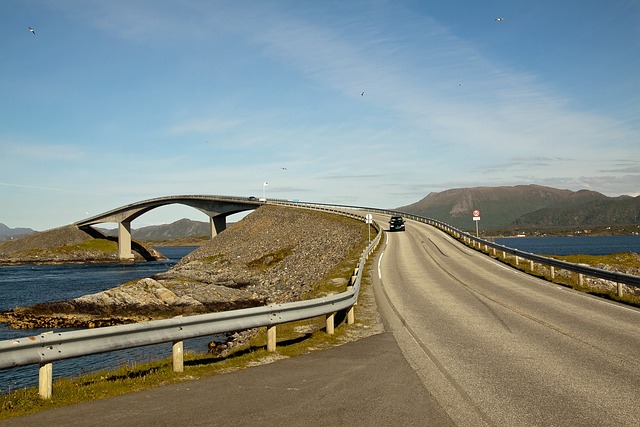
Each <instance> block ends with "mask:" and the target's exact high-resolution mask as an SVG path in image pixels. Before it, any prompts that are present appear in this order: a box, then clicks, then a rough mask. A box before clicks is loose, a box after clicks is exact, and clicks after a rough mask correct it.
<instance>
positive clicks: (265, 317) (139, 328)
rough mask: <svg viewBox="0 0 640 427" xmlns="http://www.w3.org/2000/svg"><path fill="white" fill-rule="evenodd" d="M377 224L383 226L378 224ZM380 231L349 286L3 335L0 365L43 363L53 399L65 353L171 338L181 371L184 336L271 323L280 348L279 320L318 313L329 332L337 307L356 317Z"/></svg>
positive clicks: (350, 319) (270, 336)
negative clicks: (290, 298) (261, 302)
mask: <svg viewBox="0 0 640 427" xmlns="http://www.w3.org/2000/svg"><path fill="white" fill-rule="evenodd" d="M318 208H320V207H318ZM325 210H331V209H325ZM340 213H341V214H342V215H346V216H349V217H352V218H356V219H358V220H363V221H364V220H365V218H364V217H362V216H360V215H358V214H356V213H344V212H340ZM374 226H375V227H376V228H377V230H378V231H381V228H380V227H379V226H378V225H377V224H374ZM381 235H382V233H380V232H378V233H377V234H376V237H375V238H374V239H373V240H372V241H371V242H370V243H369V245H368V246H367V248H366V249H365V250H364V251H363V253H362V255H361V256H360V258H359V260H358V264H357V266H356V267H355V269H354V272H353V275H352V276H351V279H350V281H349V286H348V287H347V290H346V291H344V292H341V293H338V294H335V295H330V296H325V297H322V298H315V299H310V300H304V301H297V302H290V303H283V304H272V305H268V306H263V307H254V308H246V309H240V310H232V311H225V312H218V313H209V314H202V315H194V316H185V317H176V318H172V319H166V320H155V321H149V322H140V323H133V324H127V325H118V326H110V327H104V328H96V329H84V330H77V331H68V332H54V333H51V332H50V333H43V334H40V335H36V336H31V337H24V338H18V339H12V340H5V341H0V369H8V368H14V367H18V366H26V365H34V364H38V365H39V394H40V396H41V397H42V398H44V399H48V398H50V397H51V395H52V391H53V386H52V369H53V368H52V363H53V362H55V361H59V360H63V359H70V358H75V357H80V356H85V355H90V354H98V353H104V352H109V351H115V350H122V349H126V348H134V347H142V346H147V345H152V344H159V343H169V342H171V343H173V347H172V348H173V369H174V371H176V372H182V370H183V358H182V356H183V354H182V349H183V346H182V341H183V340H185V339H188V338H195V337H202V336H207V335H215V334H222V333H226V332H234V331H243V330H246V329H251V328H256V327H267V350H269V351H275V348H276V326H277V325H278V324H283V323H288V322H294V321H298V320H304V319H310V318H313V317H318V316H326V332H327V333H329V334H333V332H334V326H335V325H334V322H335V315H336V314H337V313H338V312H346V320H347V323H348V324H352V323H354V310H353V308H354V305H355V304H356V302H357V300H358V293H359V291H360V285H361V282H362V274H363V271H364V267H365V263H366V261H367V259H368V257H369V256H370V254H371V253H372V252H373V251H374V250H375V248H376V247H377V245H378V244H379V242H380V237H381Z"/></svg>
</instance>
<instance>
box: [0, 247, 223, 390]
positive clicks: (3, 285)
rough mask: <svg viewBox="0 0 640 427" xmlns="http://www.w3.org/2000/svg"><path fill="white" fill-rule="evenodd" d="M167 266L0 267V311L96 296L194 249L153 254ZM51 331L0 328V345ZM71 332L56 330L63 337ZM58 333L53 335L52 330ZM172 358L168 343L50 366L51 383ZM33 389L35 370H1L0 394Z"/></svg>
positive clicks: (200, 347) (196, 345)
mask: <svg viewBox="0 0 640 427" xmlns="http://www.w3.org/2000/svg"><path fill="white" fill-rule="evenodd" d="M156 249H158V250H159V251H160V252H162V254H163V255H164V256H166V257H167V258H169V259H168V260H166V261H155V262H147V263H135V264H129V263H127V264H81V265H21V266H10V267H5V266H0V311H4V310H10V309H12V308H14V307H18V306H28V305H32V304H37V303H41V302H47V301H63V300H68V299H71V298H76V297H79V296H82V295H87V294H91V293H95V292H101V291H104V290H106V289H109V288H113V287H115V286H118V285H120V284H121V283H124V282H128V281H130V280H135V279H140V278H143V277H149V276H152V275H153V274H156V273H160V272H163V271H166V270H168V269H169V268H170V267H171V266H173V265H174V264H176V263H177V262H178V261H179V260H180V259H181V258H182V257H184V256H185V255H187V254H188V253H189V252H191V251H192V250H194V249H195V247H194V246H188V247H187V246H179V247H178V246H176V247H158V248H156ZM50 330H51V329H29V330H24V329H21V330H12V329H9V328H7V327H6V326H5V325H2V324H0V341H3V340H8V339H13V338H22V337H28V336H32V335H37V334H38V333H40V332H46V331H50ZM68 330H70V329H61V330H60V331H68ZM56 331H58V330H56ZM211 340H212V337H203V338H194V339H190V340H186V341H184V348H185V351H191V352H202V353H204V352H206V351H207V349H208V348H207V344H208V343H209V342H210V341H211ZM170 355H171V343H166V344H157V345H153V346H146V347H140V348H135V349H129V350H120V351H114V352H109V353H103V354H97V355H91V356H83V357H79V358H75V359H68V360H62V361H59V362H55V363H54V364H53V377H54V380H55V379H56V378H59V377H75V376H78V375H81V374H84V373H89V372H96V371H100V370H104V369H107V368H114V367H118V366H123V365H126V364H133V363H135V362H144V361H148V360H157V359H162V358H165V357H168V356H170ZM37 385H38V366H37V365H30V366H23V367H19V368H12V369H4V370H0V393H7V392H8V391H10V390H15V389H16V388H24V387H31V386H37Z"/></svg>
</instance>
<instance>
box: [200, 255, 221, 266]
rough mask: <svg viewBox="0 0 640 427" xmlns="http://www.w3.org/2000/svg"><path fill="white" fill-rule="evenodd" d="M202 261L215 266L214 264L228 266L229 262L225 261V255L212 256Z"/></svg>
mask: <svg viewBox="0 0 640 427" xmlns="http://www.w3.org/2000/svg"><path fill="white" fill-rule="evenodd" d="M200 261H202V262H204V263H206V264H214V263H220V264H226V263H227V260H226V259H225V257H224V254H215V255H210V256H207V257H204V258H201V259H200Z"/></svg>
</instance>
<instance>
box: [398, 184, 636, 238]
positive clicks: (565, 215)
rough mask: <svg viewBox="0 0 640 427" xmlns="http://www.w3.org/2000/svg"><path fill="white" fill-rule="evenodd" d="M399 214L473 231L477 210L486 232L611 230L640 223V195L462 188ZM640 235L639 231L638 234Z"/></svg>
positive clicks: (537, 187) (526, 187)
mask: <svg viewBox="0 0 640 427" xmlns="http://www.w3.org/2000/svg"><path fill="white" fill-rule="evenodd" d="M397 210H399V211H402V212H407V213H412V214H415V215H421V216H426V217H429V218H433V219H437V220H440V221H443V222H445V223H447V224H450V225H452V226H454V227H456V228H460V229H462V230H473V229H474V228H475V224H474V221H473V218H472V212H473V211H474V210H478V211H480V225H481V226H482V227H483V228H484V229H489V230H490V229H507V228H514V229H515V228H519V229H523V230H526V229H532V228H553V227H564V228H572V227H574V228H575V227H608V226H635V227H637V226H638V225H639V224H640V196H639V197H631V196H619V197H608V196H605V195H604V194H601V193H598V192H596V191H590V190H580V191H571V190H559V189H556V188H551V187H545V186H540V185H517V186H513V187H476V188H457V189H452V190H446V191H442V192H438V193H430V194H429V195H427V196H426V197H424V198H423V199H421V200H419V201H418V202H415V203H413V204H410V205H406V206H402V207H399V208H397ZM638 231H640V230H638Z"/></svg>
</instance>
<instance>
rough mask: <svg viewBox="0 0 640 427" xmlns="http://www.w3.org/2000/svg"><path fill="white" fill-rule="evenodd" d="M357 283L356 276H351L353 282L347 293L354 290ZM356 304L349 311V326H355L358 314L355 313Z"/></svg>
mask: <svg viewBox="0 0 640 427" xmlns="http://www.w3.org/2000/svg"><path fill="white" fill-rule="evenodd" d="M355 282H356V276H351V281H350V284H349V286H347V291H350V290H352V289H353V286H352V285H353V284H354V283H355ZM355 308H356V307H355V304H354V305H352V306H351V307H349V311H347V325H353V324H354V323H355V322H356V319H355V317H356V313H355Z"/></svg>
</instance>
